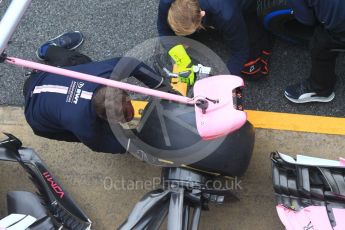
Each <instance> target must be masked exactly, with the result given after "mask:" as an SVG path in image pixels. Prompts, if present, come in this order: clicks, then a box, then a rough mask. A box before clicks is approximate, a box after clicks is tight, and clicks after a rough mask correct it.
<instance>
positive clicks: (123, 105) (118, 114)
mask: <svg viewBox="0 0 345 230" xmlns="http://www.w3.org/2000/svg"><path fill="white" fill-rule="evenodd" d="M92 106H93V108H94V110H95V112H96V114H97V116H98V117H100V118H101V119H103V120H105V121H108V123H109V124H110V125H111V124H117V123H125V122H129V121H131V120H132V119H133V117H134V108H133V105H132V103H131V100H130V98H129V95H128V94H127V93H126V92H125V91H123V90H121V89H117V88H112V87H108V86H103V87H101V88H100V89H98V90H97V91H96V93H95V95H94V96H93V97H92Z"/></svg>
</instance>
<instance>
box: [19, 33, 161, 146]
mask: <svg viewBox="0 0 345 230" xmlns="http://www.w3.org/2000/svg"><path fill="white" fill-rule="evenodd" d="M83 40H84V38H83V35H82V34H81V33H80V32H78V31H76V32H68V33H64V34H62V35H60V36H58V37H56V38H54V39H51V40H49V41H48V42H46V43H44V44H43V45H42V46H41V47H40V48H39V49H38V50H37V56H38V58H40V59H42V60H44V61H46V62H47V63H48V64H50V65H53V66H60V67H61V66H63V68H66V69H70V70H74V71H77V72H81V73H86V74H91V75H95V76H99V77H103V78H110V77H111V75H112V72H113V70H114V67H115V66H116V65H118V64H119V63H122V64H121V66H120V68H122V69H124V70H125V71H129V72H130V73H129V75H127V76H134V77H135V78H137V79H138V80H140V81H141V82H143V83H144V84H145V85H147V86H148V87H150V88H157V87H162V82H163V79H162V77H160V76H158V75H156V74H155V73H154V71H153V70H152V69H150V67H148V66H146V65H145V64H144V63H142V62H139V61H138V60H136V59H133V58H113V59H109V60H105V61H100V62H93V61H92V60H91V59H90V58H89V57H87V56H85V55H83V54H81V53H78V52H77V51H75V50H74V49H75V48H77V47H79V46H80V45H81V44H82V42H83ZM119 61H121V62H119ZM128 68H129V69H128ZM120 77H121V76H120ZM23 93H24V97H25V117H26V120H27V122H28V123H29V125H30V126H31V128H32V129H33V131H34V133H35V134H36V135H39V136H42V137H46V138H50V139H55V140H61V141H68V142H82V143H84V144H85V145H87V146H88V147H89V148H90V149H92V150H93V151H96V152H106V153H124V152H126V146H122V145H121V144H120V142H119V141H118V140H117V139H116V137H115V136H114V134H113V132H112V131H111V128H110V125H109V124H111V125H117V124H118V123H119V122H128V121H130V120H132V118H133V116H134V110H133V107H132V104H131V102H130V100H129V97H128V95H127V93H126V92H124V91H122V90H119V89H115V88H111V87H106V86H101V85H99V84H95V83H90V82H86V81H77V80H74V79H70V78H67V77H64V76H59V75H56V74H51V73H45V72H33V73H32V74H31V76H30V77H29V78H28V79H27V80H26V82H25V85H24V89H23Z"/></svg>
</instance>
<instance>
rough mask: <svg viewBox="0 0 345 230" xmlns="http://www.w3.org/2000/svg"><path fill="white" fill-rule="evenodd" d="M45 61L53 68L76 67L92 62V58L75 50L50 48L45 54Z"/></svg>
mask: <svg viewBox="0 0 345 230" xmlns="http://www.w3.org/2000/svg"><path fill="white" fill-rule="evenodd" d="M45 61H46V62H47V63H48V64H49V65H52V66H59V67H63V66H75V65H81V64H86V63H89V62H92V60H91V58H89V57H88V56H86V55H84V54H81V53H79V52H77V51H75V50H68V49H65V48H62V47H59V46H49V47H48V48H47V51H46V54H45Z"/></svg>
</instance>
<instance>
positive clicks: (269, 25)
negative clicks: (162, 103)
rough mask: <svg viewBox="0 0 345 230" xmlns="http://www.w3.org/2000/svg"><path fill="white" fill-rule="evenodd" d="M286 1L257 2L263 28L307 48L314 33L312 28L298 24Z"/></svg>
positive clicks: (268, 0) (259, 0)
mask: <svg viewBox="0 0 345 230" xmlns="http://www.w3.org/2000/svg"><path fill="white" fill-rule="evenodd" d="M287 1H288V0H257V7H258V8H257V13H258V16H259V18H260V19H261V20H262V22H263V25H264V27H265V28H266V29H267V30H269V31H271V32H272V33H273V34H275V35H276V36H278V37H280V38H282V39H284V40H286V41H289V42H292V43H295V44H300V45H304V46H307V45H308V44H309V41H310V39H311V37H312V35H313V33H314V27H312V26H306V25H303V24H301V23H299V22H298V21H297V20H296V18H295V17H294V15H293V10H292V9H291V7H289V5H288V4H287Z"/></svg>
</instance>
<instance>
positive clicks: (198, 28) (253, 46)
mask: <svg viewBox="0 0 345 230" xmlns="http://www.w3.org/2000/svg"><path fill="white" fill-rule="evenodd" d="M256 9H257V1H256V0H160V3H159V12H158V20H157V26H158V33H159V36H160V37H163V36H174V35H178V36H189V37H190V38H193V39H198V37H199V35H200V34H201V33H200V32H202V31H207V32H211V31H213V32H216V33H218V35H220V37H221V38H222V39H223V41H224V43H225V45H226V46H227V48H228V49H229V51H230V57H229V61H228V63H227V67H228V69H229V71H230V73H231V74H233V75H238V76H243V77H245V78H246V79H248V80H249V79H260V78H263V77H265V76H267V75H268V73H269V63H268V62H269V57H270V51H271V49H272V45H273V39H272V36H271V35H270V34H269V33H268V32H267V31H265V30H264V28H263V26H262V23H261V22H260V20H259V19H258V16H257V14H256ZM162 40H163V45H164V46H165V48H166V49H168V50H169V52H168V53H169V55H170V56H171V57H172V59H173V60H174V61H175V62H177V61H176V59H177V60H178V62H182V64H181V65H182V66H179V68H181V69H182V71H183V70H184V69H183V68H186V69H187V68H189V67H190V64H189V63H188V61H180V60H189V58H188V57H185V56H186V55H187V54H186V52H185V51H181V49H182V48H183V47H182V46H181V45H179V44H177V45H176V44H169V42H167V41H164V39H162ZM166 40H168V39H166ZM181 54H184V55H181ZM183 62H185V63H183ZM192 77H193V76H190V78H192Z"/></svg>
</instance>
